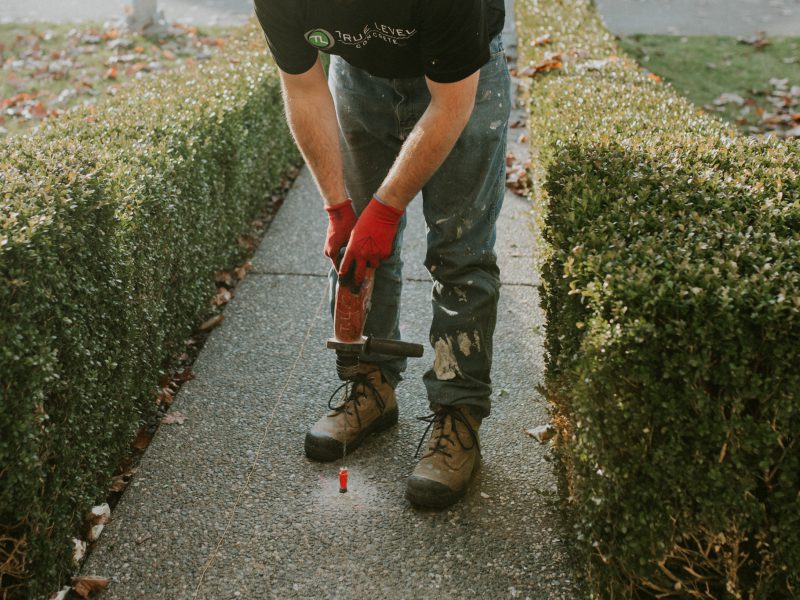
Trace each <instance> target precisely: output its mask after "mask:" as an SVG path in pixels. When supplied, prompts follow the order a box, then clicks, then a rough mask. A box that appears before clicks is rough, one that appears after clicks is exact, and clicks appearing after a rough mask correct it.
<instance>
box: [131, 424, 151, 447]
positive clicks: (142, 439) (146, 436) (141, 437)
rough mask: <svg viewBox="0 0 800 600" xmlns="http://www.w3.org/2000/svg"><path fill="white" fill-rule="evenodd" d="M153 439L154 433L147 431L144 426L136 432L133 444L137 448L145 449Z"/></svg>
mask: <svg viewBox="0 0 800 600" xmlns="http://www.w3.org/2000/svg"><path fill="white" fill-rule="evenodd" d="M152 441H153V434H152V433H150V432H149V431H147V429H145V428H144V427H142V428H141V429H140V430H139V433H137V434H136V438H135V439H134V440H133V443H132V444H131V445H132V446H133V447H134V449H136V450H144V449H145V448H147V447H148V446H149V445H150V442H152Z"/></svg>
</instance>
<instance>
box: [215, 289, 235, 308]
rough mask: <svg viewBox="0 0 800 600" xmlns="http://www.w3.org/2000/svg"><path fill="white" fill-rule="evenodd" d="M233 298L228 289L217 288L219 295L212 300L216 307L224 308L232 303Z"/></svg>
mask: <svg viewBox="0 0 800 600" xmlns="http://www.w3.org/2000/svg"><path fill="white" fill-rule="evenodd" d="M231 298H233V295H232V294H231V292H230V290H229V289H228V288H224V287H221V288H217V293H216V294H215V295H214V297H213V298H211V304H213V305H214V306H222V305H223V304H227V303H228V302H230V301H231Z"/></svg>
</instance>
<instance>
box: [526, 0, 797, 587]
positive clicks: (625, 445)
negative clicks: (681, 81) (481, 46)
mask: <svg viewBox="0 0 800 600" xmlns="http://www.w3.org/2000/svg"><path fill="white" fill-rule="evenodd" d="M517 17H518V31H519V34H520V42H519V44H520V50H521V54H522V56H521V61H520V64H525V63H526V62H528V61H529V62H532V63H535V62H537V61H539V60H541V59H542V58H543V56H544V52H546V51H549V52H561V53H563V56H564V59H565V61H566V62H565V66H564V68H563V69H561V70H559V71H556V72H552V73H549V74H547V75H544V76H541V75H539V76H537V77H536V78H534V79H533V81H532V82H531V85H530V88H529V90H528V96H529V98H528V103H529V109H530V123H529V125H530V137H531V143H532V150H533V154H534V157H536V158H537V160H536V161H535V162H534V173H533V176H534V183H535V190H534V193H533V196H534V200H535V202H537V203H538V204H539V206H540V207H541V209H542V217H541V221H542V222H541V226H542V237H543V251H542V263H543V264H542V276H543V282H544V283H543V286H542V305H543V307H544V309H545V310H546V312H547V318H548V329H547V335H546V351H547V356H546V360H547V374H546V382H545V386H544V387H545V392H546V395H547V397H548V400H549V401H550V403H551V411H552V414H553V418H554V422H555V423H556V425H557V427H558V429H559V433H560V435H559V445H558V448H559V454H560V456H561V458H562V459H563V463H564V465H565V467H566V469H565V472H566V476H567V477H566V479H567V484H568V496H569V500H570V504H571V507H572V509H573V511H572V512H573V515H574V519H575V527H576V532H575V533H576V538H577V540H578V543H579V545H580V547H582V548H584V549H585V550H586V552H587V553H588V555H589V579H590V583H591V587H592V590H593V594H594V595H595V596H597V597H602V598H642V597H654V596H657V597H660V598H668V597H675V598H714V599H719V598H748V599H750V598H752V599H767V598H768V599H776V598H796V597H798V595H800V448H798V431H800V368H799V367H798V365H799V364H800V145H798V144H796V143H793V142H788V143H785V142H769V141H758V140H753V139H744V138H739V137H736V135H735V134H734V133H733V132H732V131H730V130H729V128H728V127H727V126H726V125H725V124H723V123H722V122H721V121H718V120H716V119H715V118H713V117H709V116H706V115H704V114H703V113H702V112H701V111H699V110H698V109H697V108H696V107H694V106H693V105H691V104H690V103H689V102H688V101H686V100H684V99H682V98H680V97H679V96H678V95H677V94H676V93H675V92H674V91H673V90H672V89H671V88H670V87H669V86H668V85H665V84H662V83H659V82H657V81H656V80H655V79H654V78H651V77H649V76H648V75H647V74H646V73H644V72H642V71H641V70H640V69H639V67H638V66H637V65H636V64H635V63H634V62H633V61H631V60H630V59H628V58H625V57H622V56H619V54H618V50H617V48H616V45H615V44H614V40H613V38H612V36H611V35H610V34H609V33H608V32H607V31H606V30H605V29H604V28H603V26H602V24H601V23H600V21H599V19H598V18H597V16H596V15H595V13H594V9H593V7H592V6H591V3H590V2H587V1H586V0H571V1H569V2H566V1H560V0H521V1H520V2H519V3H518V5H517ZM545 33H549V34H550V35H551V36H552V39H553V43H552V44H551V45H550V46H545V47H542V48H540V47H533V46H532V45H530V44H529V43H528V40H533V39H536V38H538V37H540V36H542V35H543V34H545ZM609 59H610V60H609ZM592 61H594V62H592Z"/></svg>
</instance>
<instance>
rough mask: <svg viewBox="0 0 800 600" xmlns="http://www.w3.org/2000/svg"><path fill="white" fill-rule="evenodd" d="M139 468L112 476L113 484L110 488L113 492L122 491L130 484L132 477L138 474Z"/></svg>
mask: <svg viewBox="0 0 800 600" xmlns="http://www.w3.org/2000/svg"><path fill="white" fill-rule="evenodd" d="M136 471H137V469H131V470H130V471H126V472H125V473H120V474H119V475H114V477H112V478H111V486H110V487H109V488H108V489H109V491H111V492H121V491H123V490H124V489H125V488H126V487H128V484H129V483H130V482H131V479H132V478H133V476H134V475H135V474H136Z"/></svg>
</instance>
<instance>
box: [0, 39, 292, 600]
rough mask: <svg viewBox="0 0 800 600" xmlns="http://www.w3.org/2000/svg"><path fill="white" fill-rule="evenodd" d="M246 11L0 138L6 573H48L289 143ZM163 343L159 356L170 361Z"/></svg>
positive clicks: (54, 580)
mask: <svg viewBox="0 0 800 600" xmlns="http://www.w3.org/2000/svg"><path fill="white" fill-rule="evenodd" d="M267 54H268V53H267V51H266V47H265V44H264V41H263V36H262V35H261V34H260V33H259V31H258V30H257V28H256V27H254V26H248V27H246V28H244V29H243V30H242V32H241V33H238V34H237V35H236V36H235V37H234V39H233V40H231V41H230V42H229V43H228V44H227V47H226V49H225V50H224V51H223V52H222V53H221V54H220V56H219V57H216V58H214V59H212V60H210V61H207V62H203V63H200V64H199V65H198V66H196V67H191V68H190V67H186V68H183V69H180V70H178V71H176V72H174V73H169V74H165V75H163V76H159V77H153V78H147V79H144V80H142V81H141V82H138V83H136V84H135V85H131V86H129V87H127V88H125V89H123V90H121V91H120V92H119V93H118V95H117V96H115V97H114V98H112V99H109V100H108V101H107V102H105V103H104V104H102V105H100V106H98V108H97V109H96V110H94V109H85V110H81V111H78V112H75V113H74V114H71V115H69V116H68V117H66V118H64V119H60V120H58V121H56V122H54V123H52V124H51V125H49V126H48V127H47V128H45V129H43V130H42V131H40V132H38V133H37V134H35V135H33V136H30V137H25V138H12V139H10V140H9V141H7V142H6V143H4V144H3V145H2V148H0V157H1V158H0V198H2V203H1V207H2V212H0V307H2V312H1V313H0V384H1V385H2V411H0V537H3V536H5V539H4V541H3V542H2V544H1V545H0V552H2V554H0V565H2V564H3V562H4V560H5V559H6V558H7V555H8V553H9V551H10V550H11V548H12V546H13V544H12V540H17V541H22V542H23V544H22V545H19V546H17V550H18V552H17V553H16V554H15V555H14V557H13V558H14V559H15V562H14V563H9V564H7V565H6V566H5V567H4V572H3V573H0V575H3V579H2V583H1V584H0V591H2V590H3V587H5V588H6V590H7V589H8V588H9V587H10V586H11V585H12V584H13V583H14V580H13V579H12V578H10V577H8V574H9V573H13V571H14V570H15V568H12V567H15V566H16V568H17V570H18V568H19V567H21V566H23V563H24V568H23V572H24V577H25V581H26V588H27V590H26V591H25V590H23V594H24V593H27V595H30V596H38V595H40V594H44V593H47V592H51V591H53V590H54V589H57V587H58V584H59V582H60V579H61V578H62V577H63V576H64V574H65V573H66V572H67V571H68V570H69V569H70V568H71V564H70V561H71V558H70V556H71V542H70V539H71V538H72V537H73V536H74V535H76V534H77V533H78V530H79V528H80V525H81V523H82V521H83V515H84V514H85V513H86V511H87V510H88V508H89V507H90V506H92V504H94V503H96V502H97V501H99V500H102V499H103V498H104V497H105V495H106V490H107V488H108V484H109V479H110V475H111V473H112V471H113V469H114V467H115V466H116V464H117V463H118V461H119V460H120V458H121V456H122V455H124V454H125V452H126V450H127V448H128V445H129V444H130V442H131V439H132V435H133V433H134V432H135V430H136V429H137V428H138V426H139V425H140V423H141V421H142V419H144V418H146V417H147V416H148V415H149V414H152V412H153V410H154V407H155V403H154V392H155V389H156V384H157V381H158V377H159V374H160V373H161V369H162V368H164V367H165V366H166V368H171V366H170V365H168V364H167V363H169V362H170V361H174V358H173V357H174V356H176V355H177V351H178V350H179V349H181V348H182V341H183V340H184V339H185V338H186V336H187V335H188V334H189V333H190V332H191V331H192V329H193V328H194V327H195V326H196V325H197V324H198V322H199V321H200V320H201V319H202V318H203V317H204V316H207V314H208V311H209V310H210V307H209V299H210V297H211V296H212V295H213V293H214V291H215V286H214V277H213V273H214V271H215V270H217V269H221V268H225V267H228V266H230V265H232V264H234V263H235V262H236V261H238V260H239V259H241V258H242V256H243V255H242V251H241V250H240V248H239V247H238V246H237V243H236V241H237V237H238V236H239V235H240V234H241V233H242V232H244V231H246V230H247V229H248V227H249V225H250V222H251V220H252V218H253V217H254V216H255V214H256V213H257V212H258V209H259V207H261V206H263V204H264V202H265V199H266V198H267V197H268V194H269V193H270V192H271V191H272V190H274V189H275V188H276V187H278V186H279V185H280V182H281V179H282V175H283V174H284V173H285V171H286V170H287V168H288V167H289V166H290V165H291V164H295V163H296V162H297V161H298V154H297V152H296V150H295V148H294V146H293V144H292V141H291V137H290V135H289V133H288V130H287V128H286V126H285V121H284V118H283V115H282V105H281V100H280V89H279V83H278V79H277V76H276V69H275V67H274V66H273V65H272V64H271V63H270V62H269V61H268V60H267ZM165 361H166V363H165Z"/></svg>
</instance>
